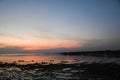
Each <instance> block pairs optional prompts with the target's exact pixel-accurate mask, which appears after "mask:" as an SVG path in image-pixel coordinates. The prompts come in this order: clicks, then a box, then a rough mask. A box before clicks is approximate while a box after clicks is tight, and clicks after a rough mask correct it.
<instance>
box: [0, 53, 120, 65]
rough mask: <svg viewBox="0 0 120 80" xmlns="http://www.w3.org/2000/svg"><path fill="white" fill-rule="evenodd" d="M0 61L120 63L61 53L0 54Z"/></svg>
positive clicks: (118, 60)
mask: <svg viewBox="0 0 120 80" xmlns="http://www.w3.org/2000/svg"><path fill="white" fill-rule="evenodd" d="M0 61H1V62H7V63H13V62H15V63H18V64H31V63H41V62H48V63H50V62H51V63H54V64H56V63H60V62H64V63H81V62H88V63H91V62H116V63H120V58H108V57H93V56H64V55H61V54H51V53H50V54H46V53H44V54H43V53H40V54H34V53H33V54H23V53H22V54H20V53H19V54H0Z"/></svg>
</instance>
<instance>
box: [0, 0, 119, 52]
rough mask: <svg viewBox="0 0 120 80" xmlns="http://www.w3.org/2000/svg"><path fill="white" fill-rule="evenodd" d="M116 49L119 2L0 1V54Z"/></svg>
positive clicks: (111, 0) (68, 0)
mask: <svg viewBox="0 0 120 80" xmlns="http://www.w3.org/2000/svg"><path fill="white" fill-rule="evenodd" d="M106 49H120V0H0V51H1V52H4V51H8V52H9V51H13V52H16V51H26V50H27V51H30V50H38V51H42V50H53V51H54V50H61V51H64V50H68V51H78V50H79V51H80V50H106Z"/></svg>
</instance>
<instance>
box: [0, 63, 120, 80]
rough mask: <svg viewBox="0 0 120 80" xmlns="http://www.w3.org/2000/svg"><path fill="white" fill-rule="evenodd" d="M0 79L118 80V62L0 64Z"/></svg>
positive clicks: (119, 68) (119, 65)
mask: <svg viewBox="0 0 120 80" xmlns="http://www.w3.org/2000/svg"><path fill="white" fill-rule="evenodd" d="M0 80H120V64H116V63H91V64H88V63H75V64H62V63H60V64H49V65H42V64H38V63H35V64H27V65H18V64H14V63H11V64H7V63H1V64H0Z"/></svg>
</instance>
